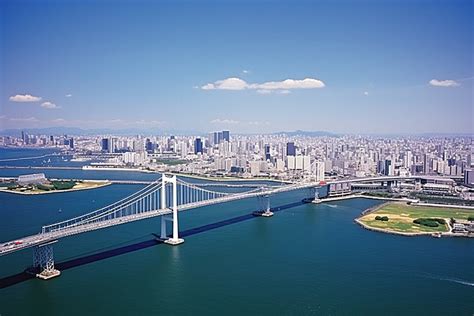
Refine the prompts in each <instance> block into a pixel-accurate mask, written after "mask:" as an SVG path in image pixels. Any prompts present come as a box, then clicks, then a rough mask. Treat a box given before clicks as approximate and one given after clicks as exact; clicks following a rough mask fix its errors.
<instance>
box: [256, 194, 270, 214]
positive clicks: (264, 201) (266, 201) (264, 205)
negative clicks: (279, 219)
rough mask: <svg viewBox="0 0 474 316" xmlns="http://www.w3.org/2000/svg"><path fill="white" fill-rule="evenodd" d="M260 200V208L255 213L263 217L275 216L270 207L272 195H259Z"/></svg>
mask: <svg viewBox="0 0 474 316" xmlns="http://www.w3.org/2000/svg"><path fill="white" fill-rule="evenodd" d="M258 201H259V204H260V210H258V211H257V212H254V215H257V216H262V217H271V216H273V212H272V211H271V208H270V195H268V194H267V195H263V196H259V197H258Z"/></svg>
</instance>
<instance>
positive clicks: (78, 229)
mask: <svg viewBox="0 0 474 316" xmlns="http://www.w3.org/2000/svg"><path fill="white" fill-rule="evenodd" d="M312 186H315V185H314V183H311V184H310V183H306V184H303V185H301V184H299V185H294V184H293V185H287V186H284V187H279V188H276V189H270V190H264V191H258V192H248V193H245V192H244V193H237V194H229V195H226V196H224V197H220V198H215V199H212V200H205V201H200V202H195V203H188V204H184V205H179V206H178V211H186V210H190V209H194V208H199V207H203V206H209V205H213V204H219V203H225V202H231V201H237V200H242V199H247V198H252V197H258V196H265V195H270V194H276V193H282V192H287V191H292V190H297V189H303V188H306V187H312ZM172 212H173V211H172V210H171V209H157V210H153V211H146V212H144V213H139V214H134V215H128V216H123V217H119V218H115V219H110V220H106V221H100V222H92V223H90V224H81V225H78V226H71V227H68V228H65V229H62V230H60V231H53V232H48V233H39V234H36V235H31V236H27V237H23V238H20V239H17V241H21V243H20V244H15V241H10V242H5V243H2V244H0V256H3V255H7V254H10V253H13V252H16V251H20V250H23V249H27V248H31V247H34V246H37V245H41V244H46V243H48V242H51V241H54V240H57V239H60V238H64V237H68V236H72V235H77V234H81V233H85V232H89V231H93V230H97V229H101V228H106V227H110V226H115V225H120V224H125V223H129V222H134V221H138V220H142V219H146V218H151V217H156V216H162V215H167V214H171V213H172Z"/></svg>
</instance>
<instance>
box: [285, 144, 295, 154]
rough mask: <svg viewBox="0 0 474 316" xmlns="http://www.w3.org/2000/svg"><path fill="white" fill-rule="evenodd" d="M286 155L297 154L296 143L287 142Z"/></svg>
mask: <svg viewBox="0 0 474 316" xmlns="http://www.w3.org/2000/svg"><path fill="white" fill-rule="evenodd" d="M286 155H287V156H296V148H295V143H293V142H289V143H287V144H286Z"/></svg>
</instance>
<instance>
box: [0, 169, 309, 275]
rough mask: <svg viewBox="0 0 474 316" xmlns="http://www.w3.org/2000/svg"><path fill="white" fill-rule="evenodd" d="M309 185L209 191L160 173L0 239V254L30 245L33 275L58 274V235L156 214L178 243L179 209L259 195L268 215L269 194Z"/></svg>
mask: <svg viewBox="0 0 474 316" xmlns="http://www.w3.org/2000/svg"><path fill="white" fill-rule="evenodd" d="M311 186H313V187H314V183H313V184H309V183H305V184H290V185H285V186H279V187H258V188H254V189H252V190H249V191H244V192H238V193H228V192H219V191H211V190H208V189H206V188H202V187H200V186H199V185H198V184H192V183H187V182H185V181H183V180H181V179H178V178H177V177H176V176H175V175H172V176H168V175H166V174H163V175H162V176H161V178H160V179H158V180H157V181H154V182H152V183H150V184H149V185H147V186H145V187H144V188H143V189H141V190H139V191H138V192H135V193H133V194H132V195H130V196H127V197H125V198H124V199H122V200H120V201H117V202H115V203H112V204H110V205H107V206H105V207H103V208H100V209H98V210H95V211H93V212H90V213H87V214H84V215H81V216H77V217H74V218H71V219H68V220H64V221H61V222H58V223H54V224H50V225H45V226H43V227H42V228H41V232H40V233H39V234H35V235H31V236H26V237H23V238H21V239H17V240H14V241H9V242H5V243H0V256H3V255H7V254H11V253H13V252H17V251H20V250H24V249H27V248H33V268H34V270H35V271H36V272H38V273H37V274H36V276H37V277H39V278H42V279H49V278H51V277H54V276H57V275H59V274H60V272H59V271H58V270H56V269H55V268H54V256H53V244H54V243H56V242H57V241H58V240H59V239H61V238H64V237H68V236H73V235H77V234H81V233H85V232H89V231H93V230H98V229H103V228H107V227H111V226H115V225H121V224H125V223H129V222H133V221H138V220H142V219H147V218H151V217H157V216H160V217H161V234H160V239H162V240H164V242H165V243H167V244H170V245H179V244H181V243H182V242H184V240H183V239H182V238H179V226H178V212H180V211H185V210H190V209H194V208H199V207H203V206H208V205H213V204H219V203H226V202H231V201H237V200H242V199H248V198H255V197H257V198H261V199H260V200H261V203H260V204H261V205H262V209H261V210H260V215H262V216H271V215H272V214H273V213H272V212H271V211H270V203H269V196H270V195H272V194H276V193H281V192H287V191H292V190H297V189H302V188H305V187H311ZM167 222H171V223H172V233H171V237H168V234H167V225H166V223H167Z"/></svg>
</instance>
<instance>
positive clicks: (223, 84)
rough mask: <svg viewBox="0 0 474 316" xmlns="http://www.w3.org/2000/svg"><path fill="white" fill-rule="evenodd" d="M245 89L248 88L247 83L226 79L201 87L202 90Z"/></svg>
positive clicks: (236, 79) (238, 79)
mask: <svg viewBox="0 0 474 316" xmlns="http://www.w3.org/2000/svg"><path fill="white" fill-rule="evenodd" d="M246 88H248V84H247V82H245V81H244V80H242V79H240V78H227V79H224V80H218V81H216V82H214V83H208V84H206V85H204V86H202V89H203V90H213V89H218V90H244V89H246Z"/></svg>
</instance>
